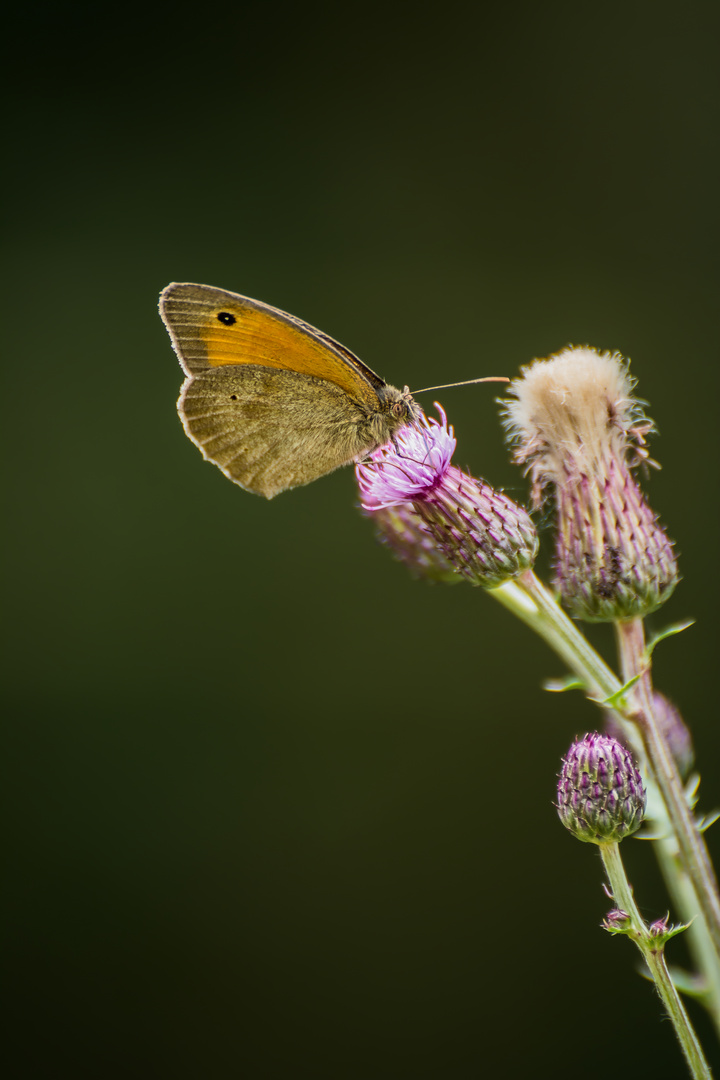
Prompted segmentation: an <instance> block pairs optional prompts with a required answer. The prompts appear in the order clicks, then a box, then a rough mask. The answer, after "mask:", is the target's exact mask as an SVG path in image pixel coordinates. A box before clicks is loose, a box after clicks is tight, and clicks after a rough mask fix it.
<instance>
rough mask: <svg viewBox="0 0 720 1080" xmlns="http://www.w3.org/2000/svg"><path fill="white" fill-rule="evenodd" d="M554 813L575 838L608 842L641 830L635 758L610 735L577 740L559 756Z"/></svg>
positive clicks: (642, 805)
mask: <svg viewBox="0 0 720 1080" xmlns="http://www.w3.org/2000/svg"><path fill="white" fill-rule="evenodd" d="M557 796H558V801H557V804H556V806H557V812H558V814H559V815H560V820H561V821H562V823H563V825H564V826H565V828H566V829H569V830H570V832H571V833H572V834H573V836H576V837H577V838H578V840H584V841H587V842H588V843H591V844H610V843H613V842H618V841H620V840H622V839H623V838H624V837H626V836H630V834H631V833H634V832H635V831H636V829H639V828H640V824H641V822H642V819H643V816H644V814H645V803H646V799H647V796H646V792H645V788H644V787H643V782H642V777H641V775H640V773H639V772H638V770H637V768H636V766H635V762H634V760H633V756H632V754H631V753H630V751H629V750H626V749H625V747H624V746H621V745H620V743H619V742H617V741H616V740H615V739H611V738H610V737H609V736H608V735H598V734H597V733H595V734H592V735H586V736H585V738H584V739H578V740H576V741H575V742H574V743H573V745H572V746H571V747H570V749H569V750H568V752H567V754H566V755H565V757H564V758H563V763H562V769H561V771H560V776H559V778H558V787H557Z"/></svg>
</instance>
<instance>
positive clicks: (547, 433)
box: [505, 348, 678, 621]
mask: <svg viewBox="0 0 720 1080" xmlns="http://www.w3.org/2000/svg"><path fill="white" fill-rule="evenodd" d="M634 385H635V383H634V380H633V379H631V377H630V374H629V371H628V364H627V362H626V361H625V360H623V358H622V357H621V356H620V355H619V354H618V353H601V352H597V351H596V350H594V349H590V348H568V349H563V350H562V352H560V353H558V354H557V355H556V356H551V357H550V358H549V359H547V360H536V361H535V362H534V363H533V364H531V365H529V366H528V367H526V368H524V369H523V374H522V377H521V378H519V379H515V380H514V381H513V382H512V383H511V385H510V391H509V392H510V394H511V395H512V396H511V397H510V398H509V399H508V400H506V402H505V424H506V427H507V429H508V432H509V436H510V439H511V442H512V443H513V444H514V447H515V454H514V456H515V460H516V461H517V462H519V463H521V464H525V465H526V467H527V471H528V472H529V473H530V476H531V479H532V489H533V501H534V502H535V504H536V505H537V504H539V503H540V502H541V501H542V499H543V497H544V495H545V494H546V493H547V491H548V489H552V490H553V491H554V494H555V499H556V504H557V519H558V533H557V541H556V563H555V571H556V584H557V586H558V588H559V590H560V593H561V596H562V599H563V602H564V603H565V604H566V606H567V607H568V608H569V610H570V611H571V612H572V614H574V615H576V616H577V617H578V618H583V619H588V620H590V621H605V620H615V619H628V618H635V617H642V616H643V615H646V614H648V613H649V612H651V611H654V610H655V609H656V608H657V607H659V606H660V604H662V603H663V602H664V600H665V599H666V598H667V597H668V596H669V595H670V593H671V592H672V590H673V589H674V587H675V585H676V583H677V580H678V575H677V564H676V561H675V556H674V554H673V550H672V544H671V542H670V541H669V540H668V538H667V536H666V535H665V533H664V532H663V530H662V529H661V527H660V525H659V524H658V521H657V517H656V515H655V514H654V513H653V512H652V510H651V509H650V507H649V506H648V504H647V502H646V501H645V498H644V496H643V494H642V492H641V491H640V488H639V487H638V485H637V483H636V481H635V479H634V477H633V475H632V473H631V471H630V470H631V468H632V466H633V465H635V464H637V463H638V462H640V461H649V458H648V454H647V450H646V448H645V445H644V444H645V436H646V435H647V434H648V432H650V431H651V430H652V429H653V425H652V422H651V421H650V420H648V419H647V418H646V417H645V416H644V414H643V412H642V403H641V402H640V401H639V400H638V399H636V398H634V397H633V396H632V391H633V389H634Z"/></svg>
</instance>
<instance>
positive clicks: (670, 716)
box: [605, 690, 695, 780]
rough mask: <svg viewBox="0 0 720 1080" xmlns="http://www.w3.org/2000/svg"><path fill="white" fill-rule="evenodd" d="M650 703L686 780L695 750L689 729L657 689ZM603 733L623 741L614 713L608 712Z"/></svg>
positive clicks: (693, 761)
mask: <svg viewBox="0 0 720 1080" xmlns="http://www.w3.org/2000/svg"><path fill="white" fill-rule="evenodd" d="M652 704H653V710H652V711H653V721H654V723H655V725H656V727H657V729H658V731H659V732H660V734H661V735H662V737H663V739H664V740H665V743H666V745H667V748H668V750H669V751H670V753H671V754H672V756H673V758H674V760H675V764H676V765H677V769H678V772H679V773H680V776H681V778H682V779H683V780H687V778H688V776H689V775H690V770H691V769H692V767H693V765H694V764H695V750H694V748H693V742H692V736H691V734H690V729H689V728H688V726H687V724H686V723H685V721H684V720H683V718H682V716H681V715H680V712H679V711H678V709H677V708H676V706H675V705H673V703H672V701H670V700H669V698H666V697H665V695H664V694H661V693H660V691H659V690H655V691H653V695H652ZM605 734H606V735H611V736H612V737H613V738H614V739H618V740H619V741H620V742H624V741H625V740H624V738H623V732H622V730H621V728H620V725H619V724H618V722H617V719H616V716H615V713H612V712H609V713H608V714H607V717H606V720H605Z"/></svg>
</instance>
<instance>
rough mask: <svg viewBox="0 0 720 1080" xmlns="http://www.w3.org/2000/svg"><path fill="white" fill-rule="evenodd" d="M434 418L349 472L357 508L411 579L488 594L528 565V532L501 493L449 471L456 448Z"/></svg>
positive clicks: (531, 541) (532, 552) (533, 536)
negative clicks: (448, 582) (449, 582)
mask: <svg viewBox="0 0 720 1080" xmlns="http://www.w3.org/2000/svg"><path fill="white" fill-rule="evenodd" d="M438 409H439V406H438ZM439 411H440V414H441V417H442V420H441V422H440V423H438V421H437V420H428V419H427V418H426V417H425V416H421V417H420V418H419V419H418V420H417V421H416V423H415V424H413V425H411V426H409V427H406V428H403V429H402V430H401V431H400V432H399V433H398V434H397V435H396V436H395V439H394V440H393V442H391V443H388V444H387V445H386V446H383V447H381V448H380V449H379V450H375V451H374V452H373V454H372V456H371V460H370V461H369V462H364V463H362V464H359V465H357V466H356V470H355V471H356V474H357V479H358V484H359V485H360V493H361V497H362V505H363V508H364V510H366V511H367V512H369V513H370V514H371V515H374V514H376V513H377V514H379V521H378V525H379V529H380V531H381V534H382V536H383V538H384V539H385V541H386V542H387V543H388V544H390V546H391V547H392V549H393V551H394V552H395V554H396V555H397V557H398V558H401V559H402V560H403V561H404V562H406V563H407V564H408V565H409V566H410V568H411V569H412V570H413V571H415V572H416V573H422V574H423V575H424V576H428V577H431V578H434V579H435V580H442V579H443V578H444V576H445V575H446V574H447V571H448V568H450V569H451V570H452V571H453V572H454V573H455V574H456V575H459V577H460V578H461V579H464V580H466V581H469V582H470V583H471V584H473V585H482V586H484V587H485V588H491V587H493V586H496V585H500V584H501V583H502V582H503V581H507V580H508V579H510V578H513V577H515V576H517V575H518V574H521V573H522V572H523V571H524V570H527V569H528V568H529V567H531V566H532V565H533V563H534V561H535V556H536V554H537V545H538V540H537V533H536V532H535V526H534V525H533V523H532V520H531V518H530V515H529V514H528V513H527V511H525V510H524V509H523V508H522V507H521V506H518V505H517V504H516V503H514V502H513V501H512V500H511V499H508V497H507V496H506V495H503V494H502V492H499V491H495V489H494V488H492V487H491V486H490V485H489V484H486V483H485V481H484V480H477V479H475V478H474V477H472V476H469V475H468V474H467V473H464V472H463V471H462V470H461V469H458V468H457V467H456V466H454V465H451V463H450V462H451V458H452V454H453V451H454V449H455V446H456V440H455V437H454V434H453V431H452V428H449V429H448V426H447V419H446V417H445V414H444V413H443V412H442V410H441V409H439ZM390 509H394V510H396V513H397V516H396V517H395V518H393V516H392V515H390V514H389V513H388V511H389V510H390ZM391 534H392V535H391ZM433 552H434V554H433Z"/></svg>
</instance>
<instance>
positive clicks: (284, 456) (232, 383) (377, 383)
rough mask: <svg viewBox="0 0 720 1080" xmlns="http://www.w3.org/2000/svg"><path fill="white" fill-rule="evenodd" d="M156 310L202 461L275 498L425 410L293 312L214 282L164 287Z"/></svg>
mask: <svg viewBox="0 0 720 1080" xmlns="http://www.w3.org/2000/svg"><path fill="white" fill-rule="evenodd" d="M160 314H161V316H162V319H163V322H164V323H165V326H166V327H167V329H168V332H169V334H170V338H171V339H172V343H173V348H174V349H175V352H176V353H177V355H178V359H179V360H180V364H181V366H182V369H183V371H184V372H185V375H186V376H187V378H186V379H185V382H184V384H183V387H182V390H181V392H180V399H179V401H178V412H179V414H180V419H181V420H182V422H183V426H184V428H185V431H186V433H187V435H188V436H189V438H191V439H192V441H193V442H194V443H195V444H196V446H198V447H199V448H200V450H201V452H202V454H203V456H204V457H205V458H207V459H208V461H212V462H213V463H214V464H215V465H217V466H218V468H220V469H222V471H223V472H224V473H225V475H226V476H227V477H229V479H230V480H232V481H234V483H236V484H239V485H240V486H241V487H243V488H245V489H246V490H247V491H253V492H255V493H256V494H258V495H264V496H265V497H266V498H268V499H272V497H273V496H274V495H277V494H278V493H279V492H281V491H284V490H285V489H286V488H293V487H298V486H299V485H301V484H308V483H310V481H311V480H315V479H317V477H319V476H323V475H324V474H325V473H329V472H332V470H333V469H337V468H338V466H340V465H345V464H347V463H348V462H351V461H354V460H355V459H356V458H358V457H360V456H362V455H364V454H368V453H370V452H371V451H373V450H375V449H376V448H377V447H378V446H382V445H383V444H384V443H386V442H388V441H389V440H390V439H391V438H392V436H393V435H394V434H395V432H397V431H399V430H400V428H402V427H404V426H405V425H406V424H410V423H412V422H413V421H414V420H415V419H416V418H417V416H418V415H419V412H420V410H419V408H418V406H417V405H416V404H415V402H414V401H413V398H412V396H411V394H410V391H409V390H408V388H407V386H405V387H404V388H403V389H402V390H397V389H396V388H395V387H394V386H389V385H388V383H386V382H384V381H383V380H382V379H381V378H380V376H379V375H376V374H375V372H374V371H372V370H371V369H370V368H369V367H367V366H366V365H365V364H363V362H362V361H361V360H359V359H358V358H357V356H355V355H354V354H353V353H351V352H350V350H349V349H346V348H345V346H344V345H340V344H339V342H337V341H334V340H333V339H332V338H331V337H328V335H327V334H323V333H322V331H321V330H316V329H315V328H314V327H313V326H309V325H308V324H307V323H305V322H303V321H302V320H301V319H297V318H295V316H294V315H288V314H287V313H286V312H284V311H280V310H279V309H278V308H274V307H271V306H270V305H269V304H263V303H262V302H261V301H259V300H250V299H249V298H248V297H247V296H239V295H238V294H237V293H232V292H226V290H225V289H214V288H212V287H211V286H209V285H190V284H185V285H182V284H176V283H173V284H172V285H168V286H167V288H166V289H163V291H162V293H161V295H160Z"/></svg>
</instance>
